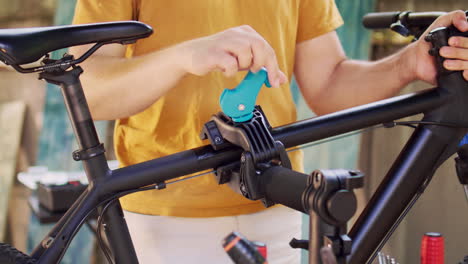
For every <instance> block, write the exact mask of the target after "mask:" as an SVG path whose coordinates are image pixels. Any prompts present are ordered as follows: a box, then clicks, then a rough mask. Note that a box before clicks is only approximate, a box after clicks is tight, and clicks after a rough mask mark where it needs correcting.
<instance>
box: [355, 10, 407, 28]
mask: <svg viewBox="0 0 468 264" xmlns="http://www.w3.org/2000/svg"><path fill="white" fill-rule="evenodd" d="M400 13H401V12H380V13H369V14H367V15H365V16H364V17H363V18H362V24H363V25H364V27H366V28H369V29H383V28H389V27H390V25H391V24H393V23H395V22H396V21H397V20H398V16H399V15H400Z"/></svg>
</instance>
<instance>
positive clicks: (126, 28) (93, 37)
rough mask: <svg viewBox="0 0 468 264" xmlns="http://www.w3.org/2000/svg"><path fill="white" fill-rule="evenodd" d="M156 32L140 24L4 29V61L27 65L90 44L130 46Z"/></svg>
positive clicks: (0, 34)
mask: <svg viewBox="0 0 468 264" xmlns="http://www.w3.org/2000/svg"><path fill="white" fill-rule="evenodd" d="M152 33H153V29H152V28H151V27H150V26H148V25H146V24H144V23H141V22H137V21H123V22H108V23H96V24H85V25H70V26H55V27H37V28H20V29H0V60H2V61H3V62H4V63H5V64H9V65H21V64H27V63H32V62H35V61H37V60H39V59H40V58H41V57H43V56H44V55H46V54H47V53H49V52H51V51H54V50H58V49H62V48H67V47H71V46H77V45H83V44H90V43H121V44H128V43H132V42H134V41H136V40H137V39H140V38H145V37H148V36H149V35H151V34H152Z"/></svg>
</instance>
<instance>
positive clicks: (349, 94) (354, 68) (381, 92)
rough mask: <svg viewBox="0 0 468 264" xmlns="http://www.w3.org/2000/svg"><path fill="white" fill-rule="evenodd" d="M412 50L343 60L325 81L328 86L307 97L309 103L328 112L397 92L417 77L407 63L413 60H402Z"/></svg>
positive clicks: (314, 108)
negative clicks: (380, 56)
mask: <svg viewBox="0 0 468 264" xmlns="http://www.w3.org/2000/svg"><path fill="white" fill-rule="evenodd" d="M410 50H411V49H404V50H402V51H400V52H399V53H397V54H394V55H392V56H389V57H387V58H384V59H381V60H379V61H375V62H368V61H357V60H346V59H345V60H342V61H341V62H340V63H338V64H337V66H336V67H335V68H334V69H333V72H332V73H331V74H330V76H331V77H330V78H328V82H325V83H323V84H322V85H324V86H325V87H324V88H322V89H316V91H319V92H317V93H316V94H314V95H311V96H309V97H308V98H306V101H307V103H308V104H309V106H311V107H312V109H313V110H314V111H315V112H316V113H317V114H326V113H331V112H335V111H338V110H342V109H346V108H350V107H353V106H357V105H362V104H366V103H370V102H373V101H377V100H382V99H385V98H388V97H391V96H394V95H396V94H397V93H398V92H399V91H400V89H401V88H402V87H404V86H405V85H407V84H408V83H409V82H411V81H413V80H414V77H413V76H414V74H413V73H411V71H410V69H411V67H407V65H409V63H411V62H403V61H402V60H405V59H407V58H408V57H409V56H407V54H405V53H407V52H410Z"/></svg>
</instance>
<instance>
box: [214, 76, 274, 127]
mask: <svg viewBox="0 0 468 264" xmlns="http://www.w3.org/2000/svg"><path fill="white" fill-rule="evenodd" d="M263 84H265V85H266V86H267V87H271V85H270V82H269V81H268V73H267V71H266V69H264V68H262V69H261V70H260V71H258V72H257V73H253V72H251V71H249V73H247V75H246V76H245V78H244V80H243V81H242V82H241V83H239V85H237V86H236V88H234V89H224V91H223V93H222V94H221V97H220V98H219V104H220V105H221V110H222V111H223V112H224V114H226V115H227V116H229V117H230V118H232V120H233V121H234V122H245V121H249V120H250V119H252V117H253V111H254V109H255V103H256V101H257V96H258V93H259V92H260V88H262V86H263Z"/></svg>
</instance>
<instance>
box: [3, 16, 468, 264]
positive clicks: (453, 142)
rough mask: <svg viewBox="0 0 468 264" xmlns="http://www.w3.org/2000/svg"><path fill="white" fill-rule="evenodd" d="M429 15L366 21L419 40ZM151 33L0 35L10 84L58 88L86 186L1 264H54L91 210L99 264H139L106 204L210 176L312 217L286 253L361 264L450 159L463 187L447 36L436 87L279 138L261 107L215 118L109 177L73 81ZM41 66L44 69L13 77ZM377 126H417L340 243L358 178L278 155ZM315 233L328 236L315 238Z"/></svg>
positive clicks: (302, 125)
mask: <svg viewBox="0 0 468 264" xmlns="http://www.w3.org/2000/svg"><path fill="white" fill-rule="evenodd" d="M439 15H440V13H424V14H420V13H408V12H406V13H385V14H384V15H382V14H380V15H377V14H374V15H371V16H368V17H367V18H366V19H365V21H366V23H368V24H370V25H377V26H383V27H388V26H389V25H391V24H395V27H396V26H398V28H399V29H402V28H406V29H407V30H408V31H409V32H411V31H412V32H413V34H415V35H418V34H419V35H420V34H421V33H422V32H423V31H421V29H422V28H425V27H427V26H428V25H429V24H430V23H432V21H433V20H434V19H435V18H436V17H438V16H439ZM151 33H152V29H151V28H150V27H149V26H147V25H145V24H143V23H140V22H135V21H131V22H112V23H100V24H88V25H73V26H59V27H46V28H32V29H22V30H19V31H15V30H10V29H6V30H0V59H1V60H2V61H3V62H4V63H5V64H7V65H10V66H12V67H13V68H14V69H15V70H17V71H18V72H20V73H33V72H37V73H39V77H40V78H41V79H44V80H45V81H47V82H50V83H54V84H57V85H60V86H61V89H62V92H63V96H64V100H65V105H66V108H67V111H68V113H69V117H70V122H71V124H72V127H73V130H74V132H75V135H76V139H77V142H78V146H79V148H80V149H79V150H77V151H75V152H73V158H74V159H75V160H77V161H81V162H82V163H83V167H84V170H85V172H86V175H87V177H88V180H89V187H88V188H87V189H86V190H85V191H84V192H83V194H82V195H81V196H80V197H79V198H78V199H77V200H76V202H75V203H74V204H73V205H72V206H71V208H70V209H69V210H68V211H67V212H66V214H65V215H64V216H63V217H62V218H61V220H60V221H59V222H58V223H57V224H56V225H55V227H54V228H53V229H52V230H51V231H50V232H49V234H48V235H47V236H46V237H45V238H44V239H43V240H42V242H41V243H40V244H39V245H37V247H36V248H35V249H34V251H33V252H32V254H31V255H30V256H28V255H26V254H24V253H22V252H19V251H17V250H16V249H14V248H13V247H11V246H9V245H6V244H1V245H0V262H2V263H58V262H59V261H60V259H61V258H62V256H63V254H64V252H65V251H66V249H67V247H68V245H69V243H70V241H71V240H72V239H73V237H74V235H75V234H76V232H77V231H78V229H79V228H80V227H81V226H82V225H83V223H84V222H85V221H86V219H87V217H88V216H89V215H90V214H91V213H92V212H93V211H94V210H95V209H96V208H98V211H99V218H98V226H101V225H102V223H103V222H105V234H106V237H107V238H108V242H109V249H105V248H104V252H105V253H106V255H107V257H108V259H111V256H110V254H112V257H113V259H114V261H115V263H138V260H137V257H136V254H135V250H134V248H133V245H132V242H131V238H130V234H129V232H128V228H127V226H126V224H125V220H124V219H123V217H122V216H123V215H122V209H121V207H120V203H119V202H118V200H116V199H117V198H119V197H122V196H124V195H127V194H130V193H133V192H137V191H145V190H150V189H162V188H166V187H167V185H169V184H172V183H174V182H175V181H176V180H174V179H176V178H178V177H180V176H184V175H188V174H193V173H197V172H200V171H205V170H209V169H212V168H215V169H216V175H217V177H218V180H219V182H220V183H229V184H231V185H232V186H233V188H235V189H237V190H238V191H239V192H241V193H242V194H243V195H244V196H246V197H247V198H249V199H254V200H258V199H262V200H263V201H264V203H265V205H266V206H270V205H272V204H274V203H281V204H284V205H286V206H289V207H291V208H294V209H296V210H299V211H302V212H304V213H307V214H309V215H311V217H310V219H311V227H312V228H311V233H310V234H309V237H310V243H301V242H296V244H295V246H297V247H303V248H307V249H309V253H310V254H309V263H317V261H319V260H318V251H319V249H320V247H321V245H322V243H321V242H322V238H323V237H322V235H325V237H326V239H327V240H328V242H327V243H329V244H330V245H331V246H332V248H333V252H334V254H335V255H336V256H337V259H338V262H339V263H353V264H354V263H369V262H371V261H372V260H373V259H374V258H375V256H376V254H377V251H378V250H380V248H381V247H382V245H383V243H385V241H386V240H387V239H388V237H389V236H390V235H391V233H392V232H393V231H394V229H395V228H396V226H397V225H398V223H399V222H400V221H401V219H402V218H403V216H404V215H405V214H406V213H407V212H408V211H409V209H410V207H411V206H412V205H413V204H414V202H415V200H416V199H417V198H418V197H419V195H420V194H421V192H422V190H423V189H424V188H425V187H426V186H427V185H428V184H429V182H430V179H431V177H432V175H433V172H434V171H435V170H436V169H437V167H438V166H440V164H441V163H442V162H444V161H445V160H447V159H448V158H449V157H450V156H451V155H452V154H454V153H456V152H457V151H459V153H460V155H459V158H458V160H459V162H458V164H459V167H460V174H459V176H460V179H461V180H462V184H464V185H465V186H466V185H468V170H467V169H466V167H468V165H466V164H468V160H467V156H468V155H464V153H465V152H464V151H466V147H465V148H464V147H463V146H461V147H460V146H459V142H460V141H461V140H462V138H463V137H464V135H465V134H466V133H467V132H468V116H466V115H465V116H464V115H463V113H464V112H467V111H468V109H467V108H468V104H467V103H466V102H468V82H467V81H465V80H464V79H463V76H462V75H461V73H460V72H450V71H447V70H445V69H444V68H443V67H442V62H443V58H442V57H440V56H439V55H438V52H436V51H437V49H439V48H440V47H442V46H445V45H447V40H448V38H449V37H450V36H453V35H463V36H468V34H467V33H461V32H458V31H457V30H456V29H454V28H453V27H448V28H439V29H436V30H434V31H432V32H431V33H430V34H429V36H428V37H427V40H428V41H430V42H431V43H432V45H433V50H432V54H433V55H434V56H435V58H436V61H437V68H438V87H436V88H432V89H428V90H425V91H422V92H418V93H413V94H409V95H402V96H398V97H394V98H390V99H387V100H383V101H379V102H376V103H371V104H367V105H364V106H359V107H354V108H351V109H348V110H344V111H339V112H336V113H333V114H329V115H325V116H320V117H316V118H312V119H307V120H303V121H299V122H295V123H292V124H288V125H284V126H281V127H277V128H271V127H270V126H269V124H268V121H267V119H266V117H265V115H264V113H263V112H262V111H261V108H259V107H257V108H255V109H251V110H250V111H252V113H249V116H250V114H252V116H251V117H250V119H246V120H244V117H245V116H244V115H242V119H239V120H240V121H239V122H236V121H235V119H234V118H232V117H233V115H232V114H231V116H229V115H226V114H225V113H218V114H217V115H216V116H214V117H213V118H212V120H211V121H210V122H208V123H207V124H206V125H205V129H204V134H205V136H206V137H207V138H208V139H210V142H211V144H210V145H206V146H202V147H199V148H195V149H191V150H186V151H183V152H179V153H175V154H172V155H169V156H165V157H161V158H158V159H154V160H150V161H146V162H143V163H140V164H135V165H132V166H129V167H124V168H120V169H116V170H110V169H109V167H108V166H107V162H106V159H105V155H104V152H105V149H104V146H103V144H101V143H100V142H99V140H98V137H97V134H96V131H95V128H94V124H93V121H92V118H91V115H90V112H89V108H88V106H87V103H86V98H85V96H84V93H83V89H82V87H81V83H80V81H79V76H80V74H81V73H82V69H81V68H80V67H79V66H78V64H79V63H81V62H83V61H84V60H85V59H87V58H88V57H89V56H91V55H92V54H93V53H94V52H95V51H96V50H97V49H98V48H99V47H101V46H102V45H105V44H109V43H120V44H129V43H133V42H135V41H136V40H137V39H140V38H144V37H147V36H149V35H150V34H151ZM64 36H66V37H64ZM43 39H47V40H48V41H47V42H43V41H42V40H43ZM91 43H94V46H93V47H92V48H90V50H88V51H87V52H86V53H85V54H83V55H82V56H81V57H79V58H77V59H75V58H74V57H73V56H72V55H68V54H66V55H65V56H64V57H63V58H61V59H58V60H54V59H50V58H48V56H47V54H48V53H49V52H51V51H54V50H57V49H60V48H65V47H69V46H75V45H82V44H91ZM31 46H34V47H35V48H34V49H31V48H30V47H31ZM44 56H45V57H44ZM42 57H44V58H43V59H42V65H40V66H33V67H30V68H23V67H22V65H24V64H28V63H32V62H35V61H38V60H40V59H41V58H42ZM251 77H252V76H251ZM252 78H253V79H254V80H255V81H254V82H256V83H257V84H259V85H260V86H261V85H263V84H268V83H267V81H266V79H265V73H264V72H263V75H262V73H260V74H258V75H254V76H253V77H252ZM259 80H260V81H259ZM254 103H255V102H254ZM235 110H236V109H234V111H235ZM238 110H241V109H240V108H238ZM418 113H423V114H424V118H423V119H422V120H421V121H414V122H395V120H397V119H400V118H403V117H407V116H412V115H415V114H418ZM235 114H236V113H234V115H235ZM234 117H241V116H234ZM379 124H386V125H387V126H394V125H412V126H414V125H417V127H415V132H414V133H413V135H412V136H411V138H410V139H409V141H408V143H407V144H406V146H405V147H404V149H403V150H402V152H401V154H400V155H399V157H398V158H397V159H396V161H395V163H394V165H393V166H392V168H391V169H390V171H389V173H388V174H387V176H386V177H385V179H384V180H383V181H382V183H381V185H380V187H379V188H378V190H377V191H376V192H375V194H374V196H373V197H372V199H371V200H370V202H369V203H368V205H367V206H366V209H365V210H364V212H363V213H362V214H361V215H360V217H359V218H358V220H357V222H356V224H355V225H354V226H353V227H352V229H351V230H350V232H349V234H347V232H346V222H347V221H348V220H349V218H350V217H351V216H352V215H353V214H354V210H355V206H356V204H355V196H354V194H353V192H352V190H353V189H355V188H358V187H360V186H361V185H362V174H361V173H360V172H357V171H346V170H317V171H315V172H314V173H312V175H307V174H303V173H299V172H295V171H292V170H291V169H290V165H289V160H288V158H287V155H286V151H285V149H286V148H291V147H294V146H298V145H302V144H306V143H309V142H314V141H317V140H320V139H324V138H328V137H332V136H336V135H340V134H343V133H347V132H351V131H355V130H359V129H363V128H366V127H370V126H375V125H379ZM464 146H468V145H464ZM208 173H212V171H210V172H208ZM205 174H207V173H202V174H198V175H196V176H201V175H205ZM397 189H398V192H396V190H397ZM319 224H324V225H325V226H327V227H328V229H327V230H325V231H323V230H322V229H320V228H318V226H319ZM319 231H320V232H319ZM322 232H323V233H322ZM371 234H372V235H371ZM364 241H365V243H364ZM107 251H110V253H109V252H107Z"/></svg>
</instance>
